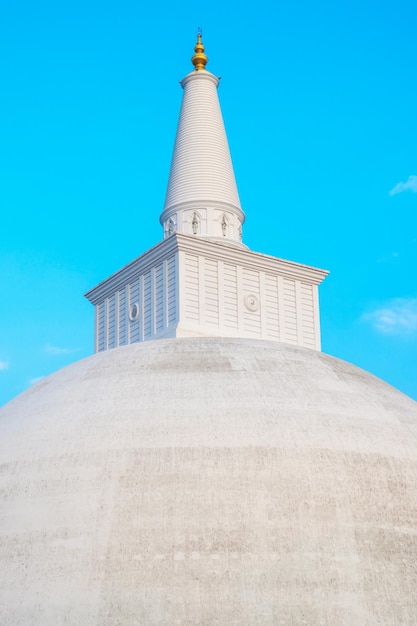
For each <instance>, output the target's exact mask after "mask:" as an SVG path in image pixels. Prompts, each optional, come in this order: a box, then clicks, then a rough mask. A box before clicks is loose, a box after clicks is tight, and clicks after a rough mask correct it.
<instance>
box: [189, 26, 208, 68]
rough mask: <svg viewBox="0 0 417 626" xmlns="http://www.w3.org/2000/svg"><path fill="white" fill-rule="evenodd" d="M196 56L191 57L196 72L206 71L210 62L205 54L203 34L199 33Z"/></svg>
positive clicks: (195, 48) (195, 50) (195, 49)
mask: <svg viewBox="0 0 417 626" xmlns="http://www.w3.org/2000/svg"><path fill="white" fill-rule="evenodd" d="M194 52H195V54H194V55H193V56H192V57H191V63H192V64H193V65H194V68H195V69H196V70H205V69H206V67H205V66H206V63H207V61H208V56H207V54H204V46H203V42H202V41H201V33H200V32H199V33H198V35H197V43H196V45H195V47H194Z"/></svg>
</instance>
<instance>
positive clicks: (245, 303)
mask: <svg viewBox="0 0 417 626" xmlns="http://www.w3.org/2000/svg"><path fill="white" fill-rule="evenodd" d="M326 274H327V272H325V271H324V270H319V269H316V268H313V267H310V266H307V265H300V264H298V263H293V262H291V261H285V260H283V259H277V258H275V257H271V256H267V255H264V254H259V253H256V252H252V251H250V250H248V249H246V248H244V247H237V246H234V245H227V244H226V243H223V242H222V243H219V242H216V241H210V240H206V239H201V238H199V237H195V236H190V235H183V234H179V233H176V234H174V235H172V236H171V237H169V238H168V239H165V240H164V241H162V242H160V243H159V244H158V245H156V246H155V247H154V248H152V249H151V250H149V251H148V252H146V253H145V254H143V255H142V256H140V257H139V258H137V259H136V260H135V261H133V262H132V263H130V264H129V265H127V266H126V267H124V268H122V269H121V270H119V271H118V272H117V273H116V274H114V275H113V276H111V277H110V278H108V279H107V280H105V281H103V282H102V283H100V284H99V285H98V286H97V287H95V288H94V289H92V290H91V291H89V292H88V293H87V294H86V297H87V298H88V299H89V300H90V301H91V302H92V303H93V304H94V305H95V307H96V340H95V346H96V347H95V349H96V352H101V351H103V350H107V349H109V348H115V347H117V346H122V345H126V344H129V343H136V342H138V341H147V340H149V339H160V338H162V337H198V336H221V337H243V338H251V337H252V338H259V339H269V340H272V341H280V342H284V343H290V344H294V345H299V346H303V347H305V348H312V349H315V350H319V349H320V321H319V306H318V289H317V288H318V285H319V283H320V282H321V281H322V280H323V278H324V277H325V276H326Z"/></svg>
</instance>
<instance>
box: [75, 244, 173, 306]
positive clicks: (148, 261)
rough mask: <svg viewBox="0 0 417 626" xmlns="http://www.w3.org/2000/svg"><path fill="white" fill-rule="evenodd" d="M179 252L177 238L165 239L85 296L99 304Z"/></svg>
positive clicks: (93, 302)
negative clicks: (119, 288) (118, 289)
mask: <svg viewBox="0 0 417 626" xmlns="http://www.w3.org/2000/svg"><path fill="white" fill-rule="evenodd" d="M177 250H178V243H177V239H176V236H175V235H173V236H172V237H168V238H167V239H163V240H162V241H160V242H159V243H157V244H156V245H155V246H153V247H152V248H150V249H149V250H147V251H146V252H144V253H143V254H141V255H140V256H138V257H136V259H133V261H131V262H130V263H128V264H127V265H125V266H124V267H122V268H121V269H120V270H118V271H117V272H115V273H114V274H112V275H111V276H109V277H108V278H106V279H105V280H103V281H102V282H100V283H99V284H98V285H96V286H95V287H93V288H92V289H90V290H89V291H87V292H86V293H85V294H84V296H85V297H86V298H87V299H88V300H89V301H90V302H91V303H92V304H99V303H100V302H102V301H103V300H104V299H105V298H106V297H107V296H108V295H111V294H113V293H114V292H115V291H116V288H117V287H120V286H122V285H125V284H127V283H129V282H131V281H132V280H134V279H135V278H137V277H138V276H141V275H142V274H144V273H145V272H147V271H148V269H151V268H152V267H154V266H155V265H156V264H157V263H158V262H159V261H163V260H164V259H166V258H167V257H168V256H170V255H171V254H172V253H174V252H176V251H177Z"/></svg>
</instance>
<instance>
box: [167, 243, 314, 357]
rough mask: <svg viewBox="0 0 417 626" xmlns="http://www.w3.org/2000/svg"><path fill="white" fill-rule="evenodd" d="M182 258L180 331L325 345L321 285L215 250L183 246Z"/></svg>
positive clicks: (309, 345)
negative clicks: (248, 264)
mask: <svg viewBox="0 0 417 626" xmlns="http://www.w3.org/2000/svg"><path fill="white" fill-rule="evenodd" d="M253 260H254V259H253V258H252V264H253ZM261 260H262V257H261ZM179 263H180V268H181V270H180V294H181V303H182V307H181V315H180V321H179V333H178V335H179V336H184V335H185V336H191V335H193V334H197V335H201V334H206V335H210V334H212V335H222V336H231V337H233V336H235V337H247V338H255V337H257V338H262V339H269V340H272V341H281V342H285V343H291V344H295V345H299V346H304V347H306V348H312V349H316V350H319V349H320V327H319V311H318V297H317V285H314V284H311V282H308V281H307V280H305V281H302V280H300V279H297V278H295V277H294V278H289V277H284V276H281V275H279V273H278V272H276V273H273V272H266V271H265V270H263V269H262V268H259V269H254V268H249V267H245V265H244V263H242V264H239V263H237V262H228V261H227V260H221V259H215V258H210V255H209V254H207V255H206V256H202V255H197V254H193V253H191V252H183V253H181V255H180V261H179Z"/></svg>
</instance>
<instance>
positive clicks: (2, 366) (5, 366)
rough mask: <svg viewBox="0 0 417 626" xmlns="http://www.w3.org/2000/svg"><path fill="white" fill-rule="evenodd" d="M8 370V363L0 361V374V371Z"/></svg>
mask: <svg viewBox="0 0 417 626" xmlns="http://www.w3.org/2000/svg"><path fill="white" fill-rule="evenodd" d="M8 369H9V362H8V361H0V372H1V371H2V370H8Z"/></svg>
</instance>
